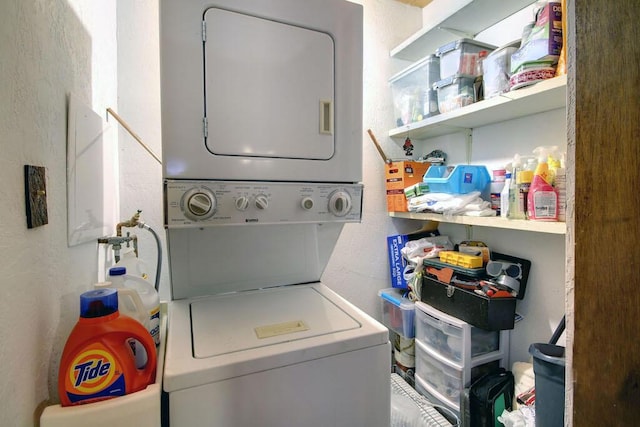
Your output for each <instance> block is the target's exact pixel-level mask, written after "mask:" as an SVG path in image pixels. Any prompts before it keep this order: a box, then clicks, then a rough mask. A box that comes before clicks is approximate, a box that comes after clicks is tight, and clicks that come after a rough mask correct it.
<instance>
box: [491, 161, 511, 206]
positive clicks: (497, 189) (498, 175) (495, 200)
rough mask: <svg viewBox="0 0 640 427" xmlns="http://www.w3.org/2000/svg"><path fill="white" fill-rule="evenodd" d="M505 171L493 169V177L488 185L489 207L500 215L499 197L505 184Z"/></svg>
mask: <svg viewBox="0 0 640 427" xmlns="http://www.w3.org/2000/svg"><path fill="white" fill-rule="evenodd" d="M506 175H507V172H506V170H505V169H494V171H493V179H492V180H491V185H490V194H491V209H492V210H494V211H496V215H497V216H499V215H500V207H501V203H500V197H501V194H502V190H503V189H504V186H505V181H506Z"/></svg>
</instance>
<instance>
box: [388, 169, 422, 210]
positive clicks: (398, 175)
mask: <svg viewBox="0 0 640 427" xmlns="http://www.w3.org/2000/svg"><path fill="white" fill-rule="evenodd" d="M429 166H431V163H427V162H414V161H411V160H403V161H392V162H391V163H387V164H386V165H385V168H386V169H385V180H386V182H387V211H389V212H407V198H406V197H405V196H404V189H405V188H407V187H410V186H412V185H414V184H417V183H419V182H422V178H423V176H424V174H425V173H426V172H427V169H429Z"/></svg>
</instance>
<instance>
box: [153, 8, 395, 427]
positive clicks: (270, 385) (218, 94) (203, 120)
mask: <svg viewBox="0 0 640 427" xmlns="http://www.w3.org/2000/svg"><path fill="white" fill-rule="evenodd" d="M160 42H161V85H162V92H161V93H162V138H163V175H164V176H163V177H164V200H165V206H164V208H165V227H166V230H167V245H168V249H169V251H168V252H169V266H170V274H171V293H172V297H171V301H170V303H169V307H168V332H167V342H166V355H165V368H164V376H163V389H164V391H165V396H166V399H165V405H164V407H165V409H166V411H167V418H168V421H169V424H170V425H171V426H172V427H175V426H177V427H185V426H216V427H226V426H229V427H231V426H234V427H250V426H267V427H288V426H301V427H326V426H337V427H342V426H344V427H358V426H362V427H365V426H367V427H372V426H373V427H386V426H388V425H389V410H390V401H389V399H390V362H391V361H390V357H391V348H390V344H389V337H388V330H387V328H385V327H384V326H382V325H381V324H379V323H378V322H377V321H375V320H374V319H372V318H371V317H369V316H368V315H367V314H365V313H364V312H362V311H361V310H359V309H358V308H356V307H355V306H354V305H352V304H350V303H349V302H347V301H346V300H344V299H343V298H342V297H340V296H339V295H337V294H336V293H335V292H333V291H332V290H330V289H329V288H328V287H327V286H325V285H323V284H322V283H321V282H320V277H321V275H322V272H323V270H324V268H325V266H326V264H327V262H328V260H329V257H330V255H331V252H332V250H333V248H334V246H335V243H336V241H337V239H338V237H339V235H340V232H341V230H342V228H343V226H344V224H345V223H350V222H352V223H353V222H355V223H357V222H359V221H360V220H361V215H362V191H363V188H362V185H361V184H360V183H359V181H360V180H361V177H362V138H363V133H362V6H360V5H357V4H355V3H351V2H348V1H344V0H209V1H206V0H182V1H180V0H161V2H160ZM373 291H374V290H372V292H373Z"/></svg>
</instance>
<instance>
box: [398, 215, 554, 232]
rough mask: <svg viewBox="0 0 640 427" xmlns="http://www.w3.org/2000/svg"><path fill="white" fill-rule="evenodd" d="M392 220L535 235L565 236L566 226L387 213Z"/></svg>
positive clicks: (533, 222)
mask: <svg viewBox="0 0 640 427" xmlns="http://www.w3.org/2000/svg"><path fill="white" fill-rule="evenodd" d="M389 216H391V217H393V218H404V219H417V220H421V221H437V222H443V223H447V224H462V225H474V226H478V227H492V228H505V229H509V230H520V231H534V232H536V233H549V234H565V233H566V231H567V226H566V224H565V223H564V222H543V221H527V220H519V219H506V218H499V217H475V216H465V215H454V216H447V217H445V216H444V215H442V214H435V213H418V212H389Z"/></svg>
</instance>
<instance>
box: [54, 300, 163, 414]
mask: <svg viewBox="0 0 640 427" xmlns="http://www.w3.org/2000/svg"><path fill="white" fill-rule="evenodd" d="M133 340H135V341H138V342H140V343H141V344H142V346H143V347H144V349H145V351H146V352H147V357H148V360H147V364H146V365H145V366H144V367H143V368H141V369H138V368H136V363H135V354H134V353H133V348H135V346H134V345H133V343H134V341H133ZM156 362H157V355H156V346H155V343H154V341H153V338H152V337H151V334H150V333H149V331H148V330H147V329H146V328H145V327H144V326H143V325H142V324H141V323H140V322H138V321H137V320H135V319H133V318H131V317H129V316H124V315H120V312H119V311H118V292H117V290H116V289H109V288H106V289H97V290H93V291H88V292H85V293H83V294H82V295H80V318H79V319H78V322H77V323H76V325H75V326H74V328H73V330H72V331H71V334H70V335H69V338H68V339H67V342H66V344H65V346H64V350H63V352H62V358H61V361H60V369H59V371H58V372H59V373H58V392H59V394H60V403H61V404H62V406H71V405H78V404H84V403H91V402H96V401H100V400H105V399H110V398H113V397H117V396H122V395H125V394H131V393H134V392H136V391H139V390H143V389H145V388H146V387H147V385H149V384H152V383H153V381H154V379H155V372H156Z"/></svg>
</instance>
